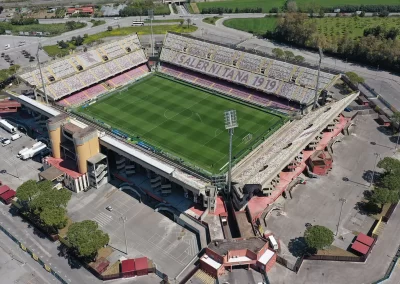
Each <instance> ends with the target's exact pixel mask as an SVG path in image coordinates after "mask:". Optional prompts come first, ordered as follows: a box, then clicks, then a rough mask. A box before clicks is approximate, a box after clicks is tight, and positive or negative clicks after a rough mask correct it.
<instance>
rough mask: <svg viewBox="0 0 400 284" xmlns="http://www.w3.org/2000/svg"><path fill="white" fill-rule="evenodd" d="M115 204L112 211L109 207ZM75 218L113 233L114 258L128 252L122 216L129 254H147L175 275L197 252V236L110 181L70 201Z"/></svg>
mask: <svg viewBox="0 0 400 284" xmlns="http://www.w3.org/2000/svg"><path fill="white" fill-rule="evenodd" d="M107 206H111V207H112V211H109V210H107V209H106V207H107ZM68 215H69V216H70V217H71V219H72V220H73V221H83V220H93V221H96V222H97V223H98V224H99V226H100V227H101V229H103V230H104V231H105V232H107V233H108V234H109V235H110V239H111V240H110V246H111V247H113V248H114V249H116V251H115V253H113V254H112V255H111V261H116V260H117V259H119V257H121V256H125V257H126V256H127V255H126V254H125V251H126V248H125V238H124V226H123V218H126V221H125V228H126V237H127V245H128V257H132V258H134V257H141V256H146V257H148V258H149V259H151V260H153V261H154V262H155V263H156V265H157V268H158V269H159V270H160V271H162V272H163V273H166V274H168V276H169V277H170V278H174V277H175V276H176V275H177V274H178V273H179V272H180V271H181V270H182V269H183V268H184V267H185V266H186V264H187V263H189V262H190V261H191V260H192V258H193V257H194V256H195V255H196V254H197V253H198V246H197V239H196V235H195V234H194V233H192V232H190V231H188V230H186V229H184V228H183V227H181V226H180V225H178V224H176V223H175V222H173V221H172V220H170V219H169V218H167V217H165V216H164V215H162V214H160V213H158V212H155V211H154V210H153V209H152V208H150V207H148V206H147V205H144V204H143V203H140V202H139V201H138V200H136V199H135V198H133V197H131V196H129V195H128V194H126V193H124V192H122V191H119V190H118V189H117V188H115V187H113V186H112V185H111V184H107V185H105V186H103V187H102V188H100V189H97V190H95V189H92V190H90V191H88V192H82V193H80V194H74V195H73V197H72V199H71V201H70V202H69V204H68Z"/></svg>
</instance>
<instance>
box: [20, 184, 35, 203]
mask: <svg viewBox="0 0 400 284" xmlns="http://www.w3.org/2000/svg"><path fill="white" fill-rule="evenodd" d="M37 194H38V190H37V185H36V181H34V180H28V181H26V182H24V183H23V184H21V185H20V186H19V187H18V188H17V194H16V196H17V198H18V201H20V202H23V203H26V204H27V203H29V202H30V201H31V200H32V199H33V198H34V197H35V195H37Z"/></svg>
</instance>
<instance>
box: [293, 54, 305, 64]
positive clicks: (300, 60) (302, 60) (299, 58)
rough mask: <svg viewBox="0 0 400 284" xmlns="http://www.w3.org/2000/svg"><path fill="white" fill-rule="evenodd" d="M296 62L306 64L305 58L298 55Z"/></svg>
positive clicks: (295, 58)
mask: <svg viewBox="0 0 400 284" xmlns="http://www.w3.org/2000/svg"><path fill="white" fill-rule="evenodd" d="M294 61H296V62H299V63H301V62H304V57H303V56H301V55H296V56H295V57H294Z"/></svg>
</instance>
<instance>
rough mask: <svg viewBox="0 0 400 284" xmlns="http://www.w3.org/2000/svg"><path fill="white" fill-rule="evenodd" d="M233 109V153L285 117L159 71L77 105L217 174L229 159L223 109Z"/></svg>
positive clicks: (268, 133) (271, 129)
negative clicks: (181, 81)
mask: <svg viewBox="0 0 400 284" xmlns="http://www.w3.org/2000/svg"><path fill="white" fill-rule="evenodd" d="M230 109H235V110H236V113H237V117H238V123H239V127H238V128H236V129H235V131H234V136H233V156H235V155H240V153H243V152H242V151H246V150H248V149H249V148H250V147H251V146H252V145H254V144H255V143H256V142H257V139H258V138H261V137H260V136H265V135H270V134H271V133H272V132H273V131H275V130H276V129H278V127H279V125H278V124H279V123H280V122H281V121H282V117H280V116H278V115H275V114H272V113H269V112H266V111H263V110H261V109H258V108H256V107H251V106H248V105H245V104H242V103H240V102H237V101H234V100H230V99H226V98H224V97H220V96H218V95H214V94H211V93H209V92H207V91H203V90H202V89H198V88H194V87H191V86H189V85H186V84H184V83H180V82H177V81H174V80H170V79H168V78H164V77H161V76H158V75H153V76H149V77H147V78H145V79H143V80H142V81H139V82H138V83H135V84H133V85H131V86H129V87H128V88H126V89H124V90H121V91H119V92H116V93H114V94H113V95H111V96H109V97H107V98H104V99H102V100H100V101H98V102H96V103H94V104H92V105H90V106H88V107H81V108H79V110H78V111H80V112H82V113H85V114H87V115H89V116H91V117H94V118H96V119H98V120H100V121H102V122H104V123H106V124H109V125H110V126H111V127H112V128H116V129H118V130H121V131H123V132H125V133H127V134H129V135H130V136H131V137H132V138H133V140H139V139H140V140H142V141H144V142H147V143H148V144H150V145H152V146H155V147H156V148H159V149H161V150H162V151H163V152H164V153H165V152H167V153H169V154H172V155H173V156H175V157H178V158H179V159H182V160H183V162H184V163H188V164H190V165H192V166H193V165H194V166H195V167H198V168H201V169H203V170H206V171H207V172H209V173H211V174H216V173H219V172H221V171H224V169H225V168H226V164H227V161H228V150H229V149H228V147H229V140H228V138H229V136H228V132H227V130H225V125H224V111H225V110H230ZM249 134H250V135H249ZM251 136H252V138H251V139H250V138H249V137H251ZM245 137H247V138H245Z"/></svg>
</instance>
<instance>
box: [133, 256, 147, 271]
mask: <svg viewBox="0 0 400 284" xmlns="http://www.w3.org/2000/svg"><path fill="white" fill-rule="evenodd" d="M135 264H136V270H145V269H148V263H147V257H141V258H135Z"/></svg>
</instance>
